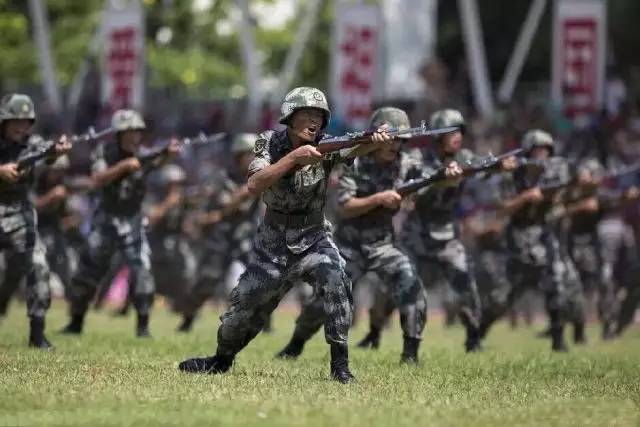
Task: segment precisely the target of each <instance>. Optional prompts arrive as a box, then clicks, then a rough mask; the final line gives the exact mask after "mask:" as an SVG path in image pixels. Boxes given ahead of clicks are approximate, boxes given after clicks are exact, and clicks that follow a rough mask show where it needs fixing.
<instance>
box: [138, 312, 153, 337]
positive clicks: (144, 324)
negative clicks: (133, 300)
mask: <svg viewBox="0 0 640 427" xmlns="http://www.w3.org/2000/svg"><path fill="white" fill-rule="evenodd" d="M136 336H137V337H138V338H149V337H151V333H150V332H149V315H148V314H139V315H138V323H137V325H136Z"/></svg>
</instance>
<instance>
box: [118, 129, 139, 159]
mask: <svg viewBox="0 0 640 427" xmlns="http://www.w3.org/2000/svg"><path fill="white" fill-rule="evenodd" d="M141 143H142V131H141V130H125V131H123V132H122V133H121V134H120V147H121V148H122V149H123V150H124V151H126V152H127V153H131V154H136V153H137V152H138V150H139V149H140V144H141Z"/></svg>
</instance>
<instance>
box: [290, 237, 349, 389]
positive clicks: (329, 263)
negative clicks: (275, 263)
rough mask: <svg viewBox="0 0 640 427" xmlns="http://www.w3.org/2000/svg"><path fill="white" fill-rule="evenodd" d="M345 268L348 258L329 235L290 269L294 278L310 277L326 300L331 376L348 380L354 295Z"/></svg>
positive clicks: (327, 339) (307, 279) (325, 311)
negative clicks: (349, 341)
mask: <svg viewBox="0 0 640 427" xmlns="http://www.w3.org/2000/svg"><path fill="white" fill-rule="evenodd" d="M344 268H345V261H344V259H343V258H342V256H341V255H340V253H339V252H338V248H337V247H336V246H335V244H334V243H333V242H332V240H331V239H330V238H329V237H325V238H323V239H322V240H320V241H319V242H317V243H316V244H314V245H313V246H312V247H311V248H310V249H309V250H308V251H306V252H305V253H304V254H303V255H302V256H301V257H300V259H299V260H297V262H296V263H295V264H294V265H293V266H292V270H291V271H290V279H291V280H296V279H297V278H302V279H303V280H306V281H307V282H308V283H309V284H311V285H312V286H313V287H314V289H315V293H316V295H317V296H318V297H319V298H321V299H322V300H323V301H324V313H325V316H326V318H325V323H324V333H325V340H326V341H327V343H328V344H329V345H330V346H331V376H332V378H334V379H335V380H337V381H340V382H342V383H347V382H350V381H352V380H353V379H354V378H353V375H351V372H350V371H349V353H348V347H347V340H348V336H349V327H350V326H351V321H352V316H353V296H352V293H351V281H350V280H349V277H348V276H347V274H346V272H345V270H344Z"/></svg>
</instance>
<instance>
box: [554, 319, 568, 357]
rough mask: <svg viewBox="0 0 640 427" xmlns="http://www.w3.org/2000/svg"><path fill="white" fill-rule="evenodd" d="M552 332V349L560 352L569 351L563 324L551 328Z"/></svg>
mask: <svg viewBox="0 0 640 427" xmlns="http://www.w3.org/2000/svg"><path fill="white" fill-rule="evenodd" d="M550 333H551V349H552V350H553V351H557V352H560V353H566V352H567V351H569V349H568V348H567V344H566V343H565V342H564V331H563V328H562V326H556V327H552V328H550Z"/></svg>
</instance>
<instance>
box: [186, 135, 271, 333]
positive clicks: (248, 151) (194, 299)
mask: <svg viewBox="0 0 640 427" xmlns="http://www.w3.org/2000/svg"><path fill="white" fill-rule="evenodd" d="M257 139H258V135H254V134H239V135H237V136H236V137H235V139H234V141H233V144H232V147H231V151H232V154H233V155H234V157H235V165H234V168H233V169H232V170H231V171H230V172H229V173H224V175H223V177H222V189H221V191H219V192H218V194H217V196H216V197H214V198H213V200H212V202H211V204H210V205H209V206H208V212H207V213H205V214H203V215H202V216H201V217H200V218H199V223H200V224H201V226H202V227H203V230H202V234H203V236H204V242H203V243H204V248H203V253H202V255H201V256H200V262H199V264H198V265H199V268H198V270H199V271H198V278H197V280H196V283H195V285H194V287H193V288H192V289H191V290H190V291H189V293H188V295H187V296H186V298H185V302H184V307H183V308H182V310H183V319H182V324H181V325H180V326H179V327H178V331H180V332H188V331H190V330H191V327H192V325H193V321H194V319H195V317H196V315H197V313H198V311H199V310H200V308H201V307H202V305H203V304H204V303H205V302H206V301H207V299H209V298H210V297H212V296H213V295H214V293H215V292H216V290H217V289H219V288H220V287H221V286H222V285H223V283H224V279H225V278H226V276H227V273H228V272H229V268H230V267H231V264H232V263H233V261H234V260H237V261H240V262H242V264H244V265H245V266H246V265H248V263H249V254H250V252H251V239H252V238H253V236H254V235H255V231H256V227H257V214H258V213H259V208H260V200H259V198H257V197H253V196H251V195H250V194H249V191H248V189H247V184H246V176H247V171H248V169H249V165H250V163H251V161H252V160H253V149H254V143H255V141H256V140H257Z"/></svg>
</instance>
